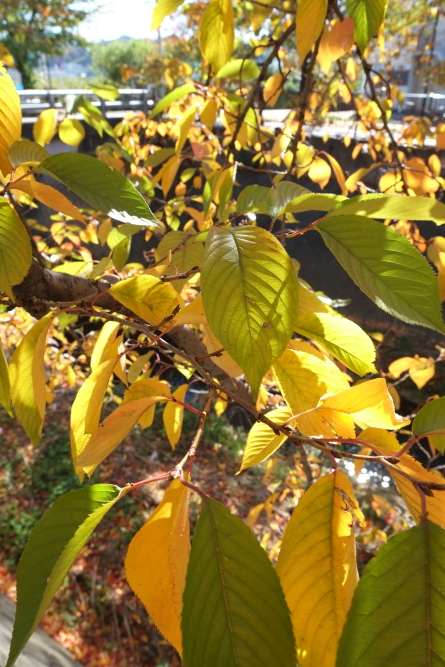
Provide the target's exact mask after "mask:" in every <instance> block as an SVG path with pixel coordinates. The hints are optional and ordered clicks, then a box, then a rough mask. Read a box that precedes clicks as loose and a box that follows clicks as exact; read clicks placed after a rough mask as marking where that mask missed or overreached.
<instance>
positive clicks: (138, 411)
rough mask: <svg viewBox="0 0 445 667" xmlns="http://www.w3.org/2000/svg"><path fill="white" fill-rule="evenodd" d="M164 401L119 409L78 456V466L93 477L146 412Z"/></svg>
mask: <svg viewBox="0 0 445 667" xmlns="http://www.w3.org/2000/svg"><path fill="white" fill-rule="evenodd" d="M133 386H134V385H133ZM162 400H165V398H164V397H163V396H152V397H149V398H140V399H139V400H137V401H131V402H130V403H126V404H125V405H121V406H120V407H119V408H117V409H116V410H115V411H114V412H112V413H111V415H109V416H108V417H107V418H106V419H104V421H103V422H102V423H101V424H100V425H99V426H98V428H97V430H96V431H95V432H94V433H93V434H92V435H91V438H90V439H89V441H88V443H87V444H86V446H85V448H84V450H83V451H82V453H81V454H80V456H78V458H77V461H76V465H77V466H79V467H80V468H82V469H83V470H84V472H86V474H87V475H88V477H91V475H92V474H93V472H94V471H95V470H96V468H97V466H98V465H100V464H101V463H102V461H103V460H104V459H106V458H107V456H109V454H111V452H113V451H114V450H115V449H116V447H117V446H118V445H119V444H120V443H121V442H122V440H123V439H124V438H125V437H126V436H127V435H128V434H129V432H130V431H131V429H132V428H133V426H135V424H137V422H138V421H139V420H140V418H141V417H142V415H143V414H144V412H145V411H146V410H147V409H148V408H149V407H151V406H152V405H154V404H155V403H157V402H158V401H162Z"/></svg>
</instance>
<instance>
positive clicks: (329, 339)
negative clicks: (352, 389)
mask: <svg viewBox="0 0 445 667" xmlns="http://www.w3.org/2000/svg"><path fill="white" fill-rule="evenodd" d="M295 331H296V332H297V333H299V334H301V335H302V336H306V338H311V339H313V340H316V341H317V342H318V343H320V344H321V345H323V346H324V347H325V348H326V349H327V350H328V351H329V352H331V354H332V355H333V356H334V357H335V358H336V359H338V360H339V361H341V362H342V363H343V364H344V365H345V366H346V367H347V368H350V369H351V371H354V373H357V375H366V373H376V372H377V371H376V369H375V366H374V363H373V362H374V361H375V347H374V343H373V342H372V340H371V338H370V337H369V336H368V334H366V333H365V332H364V331H363V329H361V328H360V327H359V326H358V324H355V322H352V321H351V320H348V319H347V318H346V317H340V316H339V315H331V314H330V313H307V314H304V315H299V316H298V318H297V321H296V322H295Z"/></svg>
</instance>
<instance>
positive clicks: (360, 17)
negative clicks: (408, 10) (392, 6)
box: [346, 0, 388, 52]
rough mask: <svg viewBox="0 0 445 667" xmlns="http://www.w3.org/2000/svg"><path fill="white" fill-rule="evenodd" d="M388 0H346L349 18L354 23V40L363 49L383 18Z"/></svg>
mask: <svg viewBox="0 0 445 667" xmlns="http://www.w3.org/2000/svg"><path fill="white" fill-rule="evenodd" d="M387 5H388V0H346V9H347V12H348V16H349V18H351V19H353V21H354V23H355V31H354V35H355V41H356V44H357V46H358V48H359V49H360V51H362V52H363V51H364V50H365V49H366V47H367V46H368V44H369V42H370V41H371V39H372V38H373V37H374V35H375V34H376V33H377V31H378V29H379V28H380V26H381V24H382V23H383V19H384V18H385V14H386V8H387Z"/></svg>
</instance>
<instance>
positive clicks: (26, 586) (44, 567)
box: [6, 484, 121, 667]
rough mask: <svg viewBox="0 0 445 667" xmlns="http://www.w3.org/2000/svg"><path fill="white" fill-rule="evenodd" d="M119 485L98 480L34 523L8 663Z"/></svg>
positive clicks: (22, 563)
mask: <svg viewBox="0 0 445 667" xmlns="http://www.w3.org/2000/svg"><path fill="white" fill-rule="evenodd" d="M120 493H121V489H119V488H118V487H117V486H112V485H111V484H95V485H93V486H87V487H85V488H83V489H79V490H78V491H70V492H69V493H66V494H65V495H63V496H61V497H60V498H58V499H57V500H56V502H55V503H54V504H53V506H52V507H51V508H50V509H49V510H47V511H46V512H45V514H44V515H43V517H42V518H41V519H40V520H39V521H38V522H37V523H36V525H35V526H34V529H33V531H32V533H31V535H30V537H29V539H28V542H27V543H26V546H25V550H24V551H23V554H22V556H21V558H20V562H19V566H18V569H17V609H16V616H15V622H14V629H13V634H12V643H11V648H10V652H9V657H8V662H7V664H6V667H12V665H13V664H14V663H15V661H16V660H17V658H18V656H19V655H20V653H21V651H22V650H23V648H24V646H25V644H26V642H27V641H28V639H29V637H30V635H31V634H32V632H33V631H34V630H35V628H36V627H37V625H38V624H39V622H40V619H41V618H42V616H43V614H44V613H45V610H46V609H47V607H48V605H49V604H50V602H51V600H52V599H53V597H54V595H55V593H56V592H57V590H58V589H59V587H60V585H61V584H62V582H63V580H64V578H65V576H66V574H67V572H68V570H69V569H70V567H71V565H72V564H73V562H74V560H75V559H76V557H77V555H78V554H79V552H80V550H81V549H82V547H83V546H84V544H85V543H86V541H87V540H88V538H89V537H90V535H91V533H92V532H93V530H94V528H95V527H96V526H97V524H98V523H99V522H100V520H101V519H102V518H103V516H104V515H105V514H106V512H108V510H109V509H110V508H111V507H112V506H113V505H114V503H115V502H116V501H117V500H118V499H119V496H120Z"/></svg>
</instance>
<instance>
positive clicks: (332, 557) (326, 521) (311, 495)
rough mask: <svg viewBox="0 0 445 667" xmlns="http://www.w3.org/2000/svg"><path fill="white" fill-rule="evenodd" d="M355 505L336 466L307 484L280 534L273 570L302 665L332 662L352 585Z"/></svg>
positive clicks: (316, 666) (309, 666)
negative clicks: (278, 550)
mask: <svg viewBox="0 0 445 667" xmlns="http://www.w3.org/2000/svg"><path fill="white" fill-rule="evenodd" d="M356 507H357V505H356V502H355V499H354V491H353V489H352V485H351V482H350V481H349V478H348V477H347V476H346V475H345V474H344V473H343V472H341V471H340V470H337V471H335V472H332V473H331V474H330V475H326V476H325V477H322V478H321V479H320V480H319V481H318V482H316V483H315V484H314V485H313V486H310V487H309V489H308V490H307V491H306V493H305V494H304V495H303V497H302V498H301V499H300V501H299V503H298V505H297V507H296V508H295V510H294V511H293V513H292V516H291V519H290V521H289V523H288V525H287V528H286V530H285V533H284V537H283V542H282V545H281V549H280V555H279V557H278V562H277V574H278V576H279V578H280V581H281V585H282V586H283V590H284V594H285V596H286V601H287V604H288V605H289V609H290V610H291V615H292V622H293V626H294V634H295V641H296V644H297V655H298V662H299V663H300V664H301V665H302V666H303V667H333V666H334V665H335V657H336V653H337V646H338V642H339V640H340V636H341V632H342V628H343V625H344V623H345V621H346V615H347V612H348V610H349V607H350V606H351V602H352V596H353V593H354V589H355V587H356V586H357V584H358V572H357V565H356V555H355V537H354V531H353V529H352V524H353V521H354V513H355V509H356Z"/></svg>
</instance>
